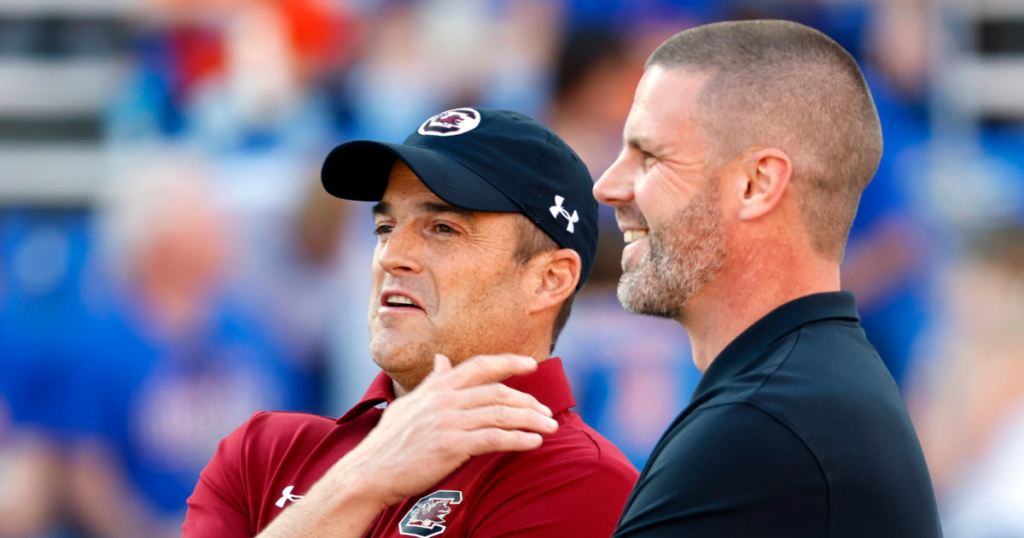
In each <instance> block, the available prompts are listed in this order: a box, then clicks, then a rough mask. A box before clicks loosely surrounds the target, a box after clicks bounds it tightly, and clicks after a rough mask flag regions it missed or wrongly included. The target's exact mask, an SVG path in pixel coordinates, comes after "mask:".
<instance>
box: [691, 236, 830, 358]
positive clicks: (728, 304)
mask: <svg viewBox="0 0 1024 538" xmlns="http://www.w3.org/2000/svg"><path fill="white" fill-rule="evenodd" d="M777 252H778V251H776V253H777ZM775 258H777V256H775ZM804 258H805V259H802V260H799V261H800V263H779V261H780V260H777V259H774V260H771V261H770V262H766V261H762V262H761V263H744V262H742V261H741V263H737V264H727V265H726V267H723V269H722V271H721V272H720V273H719V274H718V275H717V276H716V278H715V280H714V281H712V282H711V283H709V284H708V285H706V286H705V287H704V288H703V289H701V290H700V292H698V293H697V295H695V296H693V297H692V298H691V299H690V300H689V301H687V303H686V306H685V307H684V308H683V312H682V313H681V315H680V316H679V317H678V318H677V321H679V323H681V324H682V325H683V327H684V328H685V329H686V332H687V334H688V335H689V337H690V345H691V346H692V349H693V361H694V363H695V364H696V365H697V368H698V369H699V370H700V371H701V372H704V371H706V370H707V369H708V367H709V366H711V363H712V362H713V361H714V360H715V358H716V357H717V356H718V355H719V354H720V353H721V352H722V350H723V349H725V347H726V346H727V345H729V343H730V342H732V341H733V340H735V339H736V337H737V336H739V335H740V334H741V333H742V332H743V331H745V330H747V329H748V328H749V327H750V326H751V325H753V324H754V323H756V322H757V321H758V320H760V319H761V318H763V317H764V316H766V315H767V314H768V313H770V312H771V311H772V310H775V309H776V308H778V307H780V306H782V305H784V304H786V303H788V302H790V301H793V300H794V299H799V298H800V297H805V296H807V295H811V294H814V293H823V292H830V291H839V264H837V263H835V262H830V261H827V260H825V259H823V258H821V257H820V256H817V255H816V254H810V255H808V256H805V257H804ZM761 259H762V260H764V258H761ZM784 261H788V262H792V261H794V260H792V259H790V260H784Z"/></svg>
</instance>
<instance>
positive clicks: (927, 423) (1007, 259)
mask: <svg viewBox="0 0 1024 538" xmlns="http://www.w3.org/2000/svg"><path fill="white" fill-rule="evenodd" d="M970 246H971V249H970V253H969V257H968V259H966V260H963V261H960V262H957V263H954V264H953V265H952V266H951V267H950V268H949V269H948V271H946V274H945V278H944V279H943V292H944V293H943V299H944V301H943V310H942V312H943V314H944V315H943V316H942V318H941V319H942V320H941V323H940V324H939V326H938V327H937V329H936V330H935V331H934V334H933V335H932V338H931V340H930V341H929V342H928V345H927V346H926V347H925V348H924V352H926V353H928V354H929V355H930V357H931V359H932V360H931V361H930V362H928V363H924V364H923V365H922V368H921V370H920V372H919V377H918V378H917V379H915V381H916V383H915V385H914V389H915V390H913V391H912V393H911V397H910V399H909V404H910V407H911V412H912V413H913V416H914V419H915V424H916V426H917V430H918V433H919V435H920V437H921V442H922V445H923V447H924V450H925V455H926V457H927V458H928V467H929V469H930V470H931V473H932V479H933V481H934V483H935V486H936V491H937V493H938V494H939V496H940V507H941V508H942V509H943V510H942V511H943V513H944V518H943V521H944V525H943V526H944V527H945V530H946V536H949V537H950V538H967V537H978V538H989V537H997V536H998V537H1002V536H1024V458H1022V457H1021V455H1022V454H1024V435H1022V432H1024V330H1022V328H1024V228H1021V227H1012V228H1005V229H1000V230H995V231H988V232H983V233H981V234H979V236H977V237H974V238H972V240H971V245H970Z"/></svg>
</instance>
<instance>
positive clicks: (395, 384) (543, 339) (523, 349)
mask: <svg viewBox="0 0 1024 538" xmlns="http://www.w3.org/2000/svg"><path fill="white" fill-rule="evenodd" d="M530 332H531V333H534V331H530ZM530 336H535V338H530V337H528V338H524V341H523V343H522V344H521V345H519V346H516V347H514V348H508V349H506V350H504V351H493V352H492V351H488V352H486V353H481V354H482V355H489V354H496V353H512V354H515V355H521V356H523V357H531V358H533V359H534V360H536V361H537V363H538V364H540V363H542V362H544V361H546V360H548V358H550V356H551V329H550V327H548V329H547V332H546V333H543V332H537V333H536V334H531V335H530ZM476 355H477V354H474V355H470V356H466V357H448V359H449V360H451V361H452V366H453V367H454V366H458V365H459V364H462V363H463V362H465V361H467V360H469V359H471V358H473V357H474V356H476ZM429 360H430V363H431V364H433V361H434V358H433V357H430V358H429ZM388 375H389V376H391V390H393V391H394V393H395V398H401V397H402V396H405V395H406V394H408V393H409V392H410V391H412V390H414V389H415V388H416V387H418V386H419V384H420V383H422V382H423V379H425V377H426V376H417V377H416V378H415V379H412V380H409V381H406V379H404V377H402V376H398V375H395V374H392V373H391V372H388ZM428 375H429V372H428ZM399 380H401V382H400V381H399Z"/></svg>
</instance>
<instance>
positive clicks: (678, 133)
mask: <svg viewBox="0 0 1024 538" xmlns="http://www.w3.org/2000/svg"><path fill="white" fill-rule="evenodd" d="M705 81H706V77H705V76H703V75H700V74H695V73H691V72H686V71H683V70H680V69H672V70H666V69H664V68H662V67H658V66H655V67H652V68H650V69H648V70H647V71H646V72H645V73H644V76H643V78H642V79H641V81H640V85H639V86H638V87H637V91H636V96H635V97H634V100H633V107H632V109H631V110H630V113H629V118H628V119H627V121H626V127H625V131H624V139H625V146H624V148H623V150H622V153H621V154H620V155H619V157H618V159H616V161H615V163H614V164H612V166H611V167H609V168H608V170H607V171H606V172H605V173H604V175H603V176H602V177H601V179H600V180H599V181H598V182H597V183H596V184H595V185H594V196H595V197H597V199H598V200H599V201H600V202H602V203H605V204H609V205H612V206H615V216H616V219H617V220H618V223H619V228H620V229H621V230H622V232H623V234H624V236H625V240H626V243H627V245H626V248H625V249H624V250H623V252H622V269H623V275H622V279H621V281H620V282H619V290H618V291H619V300H620V302H622V305H623V306H624V307H625V308H626V309H627V310H629V311H630V312H633V313H638V314H649V315H655V316H662V317H672V318H678V317H679V316H680V315H681V310H682V308H683V307H684V305H685V304H686V302H687V301H688V300H689V299H690V298H691V297H693V296H694V295H696V294H697V293H698V292H699V291H700V289H701V288H702V287H703V286H704V285H706V284H708V283H709V282H711V281H712V280H713V279H714V278H715V276H716V275H717V274H718V273H719V272H720V271H721V269H722V266H723V265H724V262H725V258H726V248H725V243H726V239H725V229H724V224H723V219H722V212H721V208H720V207H719V205H720V204H719V202H720V200H721V180H720V179H719V177H718V174H717V172H718V171H717V170H715V169H713V168H712V166H711V164H710V163H709V152H708V150H707V147H706V144H705V142H704V140H703V139H702V137H701V136H700V131H699V128H698V125H697V123H696V120H695V117H694V114H695V112H696V108H697V107H696V100H697V95H698V93H699V91H700V89H701V87H702V86H703V84H704V82H705Z"/></svg>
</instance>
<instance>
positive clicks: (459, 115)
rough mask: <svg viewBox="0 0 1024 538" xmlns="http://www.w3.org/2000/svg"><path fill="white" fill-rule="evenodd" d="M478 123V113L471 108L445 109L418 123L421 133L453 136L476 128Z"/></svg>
mask: <svg viewBox="0 0 1024 538" xmlns="http://www.w3.org/2000/svg"><path fill="white" fill-rule="evenodd" d="M477 125H480V113H479V112H477V111H476V110H474V109H472V108H455V109H452V110H446V111H444V112H442V113H440V114H438V115H436V116H433V117H431V118H430V119H429V120H427V121H425V122H423V125H420V128H419V131H418V132H419V133H420V134H421V135H431V136H453V135H457V134H462V133H465V132H469V131H472V130H473V129H476V127H477Z"/></svg>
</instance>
